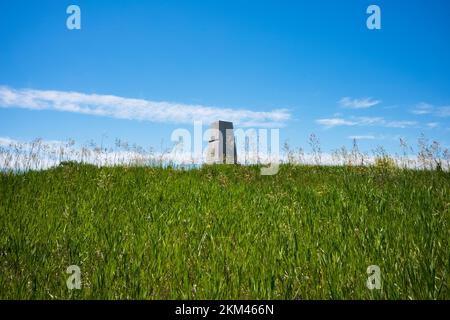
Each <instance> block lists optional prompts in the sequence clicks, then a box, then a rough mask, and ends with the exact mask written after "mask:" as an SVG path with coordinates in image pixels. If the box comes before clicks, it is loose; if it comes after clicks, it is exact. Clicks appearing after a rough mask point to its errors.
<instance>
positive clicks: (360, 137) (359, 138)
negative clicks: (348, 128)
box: [347, 135, 376, 140]
mask: <svg viewBox="0 0 450 320" xmlns="http://www.w3.org/2000/svg"><path fill="white" fill-rule="evenodd" d="M347 138H348V139H350V140H375V139H376V137H375V136H372V135H362V136H348V137H347Z"/></svg>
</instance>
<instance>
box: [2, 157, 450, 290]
mask: <svg viewBox="0 0 450 320" xmlns="http://www.w3.org/2000/svg"><path fill="white" fill-rule="evenodd" d="M0 178H1V183H0V231H1V235H0V299H87V298H93V299H130V298H135V299H173V298H180V299H450V285H449V283H450V274H449V273H450V250H449V238H450V173H448V172H442V171H426V170H401V169H394V168H380V167H373V166H371V167H346V166H341V167H318V166H316V167H315V166H292V165H284V166H282V167H281V169H280V172H279V173H278V174H277V175H275V176H261V175H260V172H259V168H258V167H256V166H206V167H203V168H202V169H194V170H175V169H171V168H152V167H126V166H121V167H102V168H98V167H95V166H92V165H81V164H66V165H61V166H59V167H57V168H53V169H50V170H45V171H29V172H26V173H16V174H13V173H2V174H0ZM69 265H78V266H80V268H81V272H82V274H81V277H82V289H81V290H68V288H67V286H66V280H67V278H68V276H69V275H68V274H67V273H66V268H67V267H68V266H69ZM369 265H378V266H379V267H380V269H381V280H382V288H381V290H376V289H375V290H369V289H368V288H367V287H366V280H367V277H368V275H367V273H366V269H367V267H368V266H369Z"/></svg>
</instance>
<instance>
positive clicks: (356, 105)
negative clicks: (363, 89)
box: [338, 97, 381, 109]
mask: <svg viewBox="0 0 450 320" xmlns="http://www.w3.org/2000/svg"><path fill="white" fill-rule="evenodd" d="M380 102H381V101H380V100H375V99H372V98H362V99H355V98H351V97H343V98H342V99H341V100H339V101H338V103H339V104H340V105H341V106H342V107H344V108H349V109H367V108H370V107H373V106H376V105H377V104H379V103H380Z"/></svg>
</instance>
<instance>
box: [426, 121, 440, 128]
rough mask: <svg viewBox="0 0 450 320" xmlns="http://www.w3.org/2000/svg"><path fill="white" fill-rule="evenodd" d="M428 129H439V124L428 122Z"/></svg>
mask: <svg viewBox="0 0 450 320" xmlns="http://www.w3.org/2000/svg"><path fill="white" fill-rule="evenodd" d="M427 127H428V128H431V129H434V128H437V127H439V123H438V122H428V123H427Z"/></svg>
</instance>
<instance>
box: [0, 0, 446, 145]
mask: <svg viewBox="0 0 450 320" xmlns="http://www.w3.org/2000/svg"><path fill="white" fill-rule="evenodd" d="M70 4H76V5H78V6H79V7H80V8H81V25H82V28H81V30H68V29H67V28H66V19H67V17H68V14H67V13H66V8H67V7H68V6H69V5H70ZM370 4H377V5H378V6H380V8H381V21H382V22H381V24H382V28H381V30H369V29H367V27H366V19H367V17H368V15H367V14H366V8H367V7H368V6H369V5H370ZM449 12H450V2H448V1H446V0H442V1H441V0H432V1H412V2H411V1H400V0H398V1H380V0H372V1H363V0H349V1H339V2H338V1H331V0H330V1H308V2H306V1H234V0H226V1H218V0H214V1H212V0H210V1H171V0H165V1H114V0H110V1H82V0H73V1H45V0H44V1H43V0H41V1H28V0H27V1H22V0H16V1H1V2H0V138H1V137H7V138H10V139H16V140H22V141H30V140H32V139H35V138H38V137H39V138H42V139H44V140H66V139H69V138H72V139H75V140H76V141H79V142H81V143H84V142H87V141H89V140H94V141H97V142H100V141H101V139H102V137H103V139H104V140H105V139H106V140H107V141H109V142H110V143H111V144H113V143H114V140H115V138H120V139H123V140H127V141H129V142H130V143H136V144H138V145H141V146H143V147H149V146H153V147H155V148H156V149H159V148H160V147H161V144H163V145H164V146H165V147H168V146H170V145H171V142H170V135H171V132H172V131H173V130H174V129H176V128H186V129H189V130H192V124H189V120H190V119H191V118H195V117H197V116H200V118H202V119H205V121H207V120H208V119H209V118H210V117H215V116H216V115H223V116H229V117H231V118H232V120H234V121H236V122H237V123H238V124H242V125H247V126H250V127H251V126H252V124H253V123H255V125H257V126H261V127H264V126H280V127H281V131H280V136H281V140H282V142H284V141H288V143H289V144H290V145H291V147H299V146H302V147H304V148H305V149H308V136H309V134H310V133H315V134H316V135H317V136H318V137H319V139H320V141H321V144H322V149H323V150H325V151H331V150H333V149H335V148H338V147H340V146H342V145H346V146H350V145H351V143H352V141H351V138H352V137H358V138H361V140H360V141H359V144H360V146H361V148H362V149H364V150H371V149H374V148H375V147H376V146H377V145H382V146H384V147H385V148H386V149H387V150H389V151H391V152H396V151H398V145H399V143H398V138H399V137H403V138H406V140H407V141H408V142H409V143H411V144H414V143H415V142H416V140H417V138H418V137H419V135H420V134H421V133H424V134H425V135H426V136H427V137H428V138H430V139H435V140H438V141H440V142H441V143H442V144H443V145H444V146H446V147H449V146H450V140H449V136H450V76H449V75H450V59H449V57H450V36H449V30H450V20H449V19H448V13H449ZM73 92H76V93H77V94H78V95H76V96H75V97H74V95H73V94H72V95H71V93H73ZM12 95H13V96H14V99H12V98H11V96H12ZM107 95H113V96H115V97H116V98H114V99H113V100H112V102H111V103H112V104H115V105H114V106H113V110H109V109H107V110H105V108H106V106H107V104H108V103H109V101H110V100H108V96H107ZM55 96H56V98H55ZM8 97H9V98H8ZM8 99H9V100H8ZM33 99H34V100H33ZM86 101H87V102H86ZM78 104H80V105H78ZM136 104H137V105H138V106H136ZM142 108H144V109H145V108H147V109H148V110H147V109H146V110H142ZM80 110H81V111H80ZM185 111H186V112H185ZM205 114H208V115H210V116H209V117H208V116H204V115H205ZM221 120H228V119H221ZM239 121H240V122H239ZM206 125H207V123H205V126H206Z"/></svg>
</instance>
